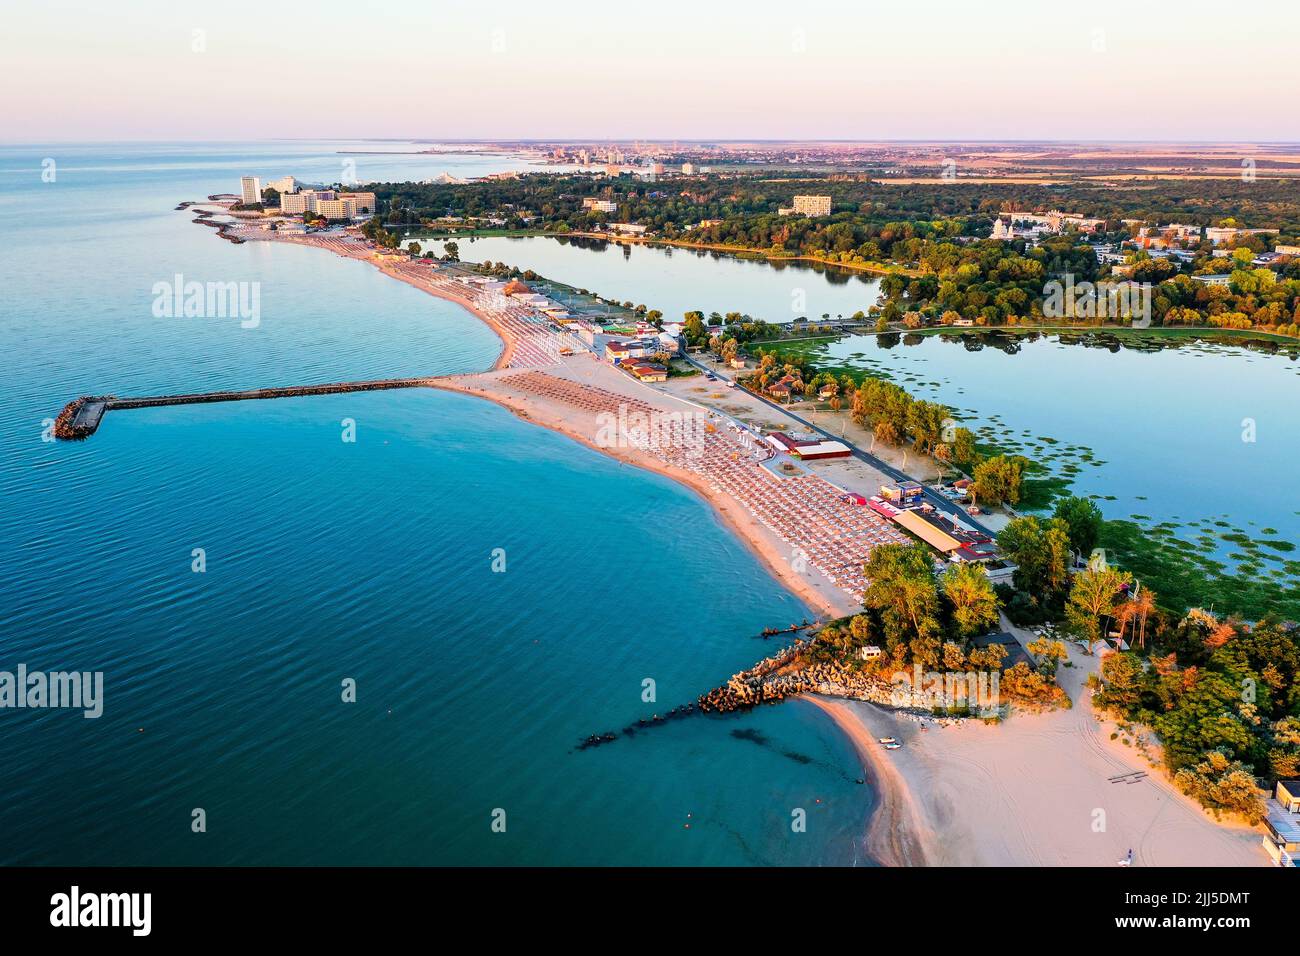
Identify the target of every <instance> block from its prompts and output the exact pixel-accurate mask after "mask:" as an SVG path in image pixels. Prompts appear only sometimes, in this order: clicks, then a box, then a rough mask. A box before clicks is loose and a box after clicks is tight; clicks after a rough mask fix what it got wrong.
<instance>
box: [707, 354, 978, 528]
mask: <svg viewBox="0 0 1300 956" xmlns="http://www.w3.org/2000/svg"><path fill="white" fill-rule="evenodd" d="M683 357H684V358H685V359H686V361H687V362H688V363H690V364H691V365H693V366H695V367H696V368H698V369H699V370H700V371H702V372H705V373H708V374H710V375H716V376H717V377H718V378H721V379H724V380H728V381H732V382H735V377H734V376H728V375H726V374H725V373H723V372H722V371H720V370H718V369H715V368H709V367H708V366H707V365H705V364H704V363H703V362H699V361H697V360H695V359H693V358H691V357H690V356H689V355H686V356H683ZM740 387H741V386H740V385H736V388H740ZM745 394H747V395H752V396H753V397H754V398H757V399H758V400H759V401H760V402H762V403H763V404H765V405H768V406H770V407H771V408H773V409H775V410H776V411H778V412H780V413H781V414H783V415H786V416H788V417H789V418H793V419H794V420H795V421H797V422H798V423H799V424H801V425H803V426H804V427H805V428H807V429H809V430H810V431H813V432H815V433H817V434H818V435H821V436H822V437H824V438H826V439H827V440H828V441H837V442H841V443H843V444H844V445H847V446H848V448H849V450H850V451H851V452H853V455H854V457H855V458H857V459H859V460H860V461H864V462H866V463H867V464H868V465H871V467H873V468H875V469H876V470H877V471H879V472H881V473H882V474H885V475H888V476H889V477H890V478H892V479H893V480H894V481H916V480H917V479H915V478H913V477H912V476H911V475H909V474H907V473H905V472H903V471H900V470H899V469H897V468H895V467H894V466H893V465H891V464H889V462H887V461H882V460H881V459H879V458H877V457H876V456H875V455H873V454H871V453H870V452H866V451H863V450H862V449H861V448H859V447H858V446H857V445H855V444H854V443H853V442H851V441H849V440H848V439H847V438H844V437H843V436H840V435H836V434H833V433H831V432H828V431H826V429H824V428H822V427H821V426H820V425H814V424H813V423H812V422H810V421H809V420H808V419H806V418H804V417H803V416H802V415H798V414H796V413H795V412H793V411H791V410H790V409H789V408H787V407H786V406H784V405H782V404H780V403H779V402H774V401H772V399H770V398H768V397H767V396H766V395H760V394H758V393H757V392H753V391H749V390H748V389H746V391H745ZM918 483H919V484H920V485H921V490H922V494H923V496H924V498H925V500H926V501H928V502H930V504H932V505H934V507H935V508H936V509H937V510H938V511H942V512H944V513H945V514H948V515H951V516H952V517H954V518H957V519H959V520H960V521H961V522H962V523H963V524H965V525H967V526H969V527H972V528H974V529H975V530H976V531H980V532H982V533H984V534H986V535H988V536H989V537H990V538H993V537H996V536H997V534H996V532H994V531H992V530H991V529H989V528H987V527H985V526H984V525H983V524H981V523H980V522H978V521H976V520H975V519H973V518H972V517H971V516H970V515H968V514H967V513H966V512H965V511H963V510H962V509H961V508H959V507H958V506H957V505H955V504H953V503H952V502H951V501H950V500H948V499H947V498H945V497H944V496H943V495H941V494H939V493H937V492H935V491H934V490H932V489H931V488H930V486H929V485H927V484H926V483H925V482H918Z"/></svg>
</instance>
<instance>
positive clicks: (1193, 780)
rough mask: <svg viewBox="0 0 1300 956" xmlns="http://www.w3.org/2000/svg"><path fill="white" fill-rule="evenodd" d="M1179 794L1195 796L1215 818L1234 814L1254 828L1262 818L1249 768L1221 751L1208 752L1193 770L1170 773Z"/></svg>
mask: <svg viewBox="0 0 1300 956" xmlns="http://www.w3.org/2000/svg"><path fill="white" fill-rule="evenodd" d="M1174 783H1176V784H1178V788H1179V789H1180V790H1182V791H1183V793H1186V794H1188V795H1189V796H1192V797H1195V798H1196V799H1197V800H1199V801H1200V802H1201V804H1202V805H1203V806H1205V807H1208V808H1209V809H1211V810H1213V811H1214V815H1215V816H1216V817H1217V816H1219V814H1220V813H1222V812H1228V813H1238V814H1241V816H1242V817H1244V818H1245V819H1246V822H1247V823H1249V824H1250V825H1252V826H1254V825H1255V824H1256V823H1258V822H1259V821H1260V820H1262V819H1264V801H1263V800H1262V799H1261V798H1260V795H1259V788H1258V787H1257V786H1255V775H1254V774H1253V773H1251V770H1250V768H1249V767H1247V766H1246V765H1245V764H1244V763H1242V762H1241V761H1239V760H1233V759H1232V755H1231V754H1229V753H1227V752H1225V751H1223V750H1211V751H1210V752H1209V753H1207V754H1205V759H1204V760H1202V761H1201V762H1200V763H1198V764H1196V765H1195V766H1193V767H1184V768H1182V769H1181V770H1179V771H1178V772H1177V773H1176V774H1174Z"/></svg>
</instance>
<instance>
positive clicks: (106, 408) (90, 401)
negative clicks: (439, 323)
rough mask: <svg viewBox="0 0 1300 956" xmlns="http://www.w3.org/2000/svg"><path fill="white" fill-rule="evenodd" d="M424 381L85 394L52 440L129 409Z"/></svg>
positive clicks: (64, 414) (86, 430) (423, 383)
mask: <svg viewBox="0 0 1300 956" xmlns="http://www.w3.org/2000/svg"><path fill="white" fill-rule="evenodd" d="M430 381H431V379H428V378H386V379H373V380H371V381H365V382H330V383H327V384H324V385H287V386H284V387H281V388H254V389H247V390H245V391H222V392H195V393H192V394H188V395H152V396H146V397H143V398H118V397H116V396H114V395H86V396H82V397H81V398H77V399H73V400H72V401H71V402H69V403H68V404H67V405H65V406H64V407H63V410H62V411H61V412H59V415H58V417H57V418H56V419H55V420H54V437H55V438H61V439H64V440H65V441H74V440H77V439H82V438H89V437H90V436H91V435H93V434H94V433H95V431H96V429H98V428H99V426H100V423H101V422H103V420H104V416H105V415H106V414H107V413H109V412H112V411H122V410H125V409H131V408H160V407H162V406H165V405H202V404H205V403H208V402H245V401H251V400H254V399H265V398H300V397H302V396H305V395H337V394H341V393H343V392H378V391H384V390H387V389H393V388H427V387H428V386H429V383H430Z"/></svg>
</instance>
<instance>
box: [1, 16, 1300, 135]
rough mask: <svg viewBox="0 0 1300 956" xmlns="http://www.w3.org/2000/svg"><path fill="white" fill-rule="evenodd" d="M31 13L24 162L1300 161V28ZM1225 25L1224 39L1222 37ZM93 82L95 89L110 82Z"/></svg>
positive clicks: (1002, 19) (992, 19)
mask: <svg viewBox="0 0 1300 956" xmlns="http://www.w3.org/2000/svg"><path fill="white" fill-rule="evenodd" d="M1221 13H1222V8H1219V9H1218V13H1216V12H1215V8H1214V7H1212V6H1211V5H1210V4H1208V3H1201V2H1189V3H1185V4H1182V5H1180V6H1179V7H1177V8H1175V9H1171V8H1159V9H1157V8H1144V7H1141V6H1139V5H1134V4H1125V3H1119V2H1113V0H1100V2H1097V3H1093V4H1090V5H1088V6H1087V7H1083V8H1049V7H1048V6H1047V5H1044V4H1037V3H1030V2H1021V0H1009V2H1006V3H1003V4H1000V5H998V7H997V9H996V10H995V9H991V8H985V7H982V6H977V5H967V4H961V3H957V2H951V0H938V2H935V3H932V4H927V5H926V6H925V7H924V8H921V7H908V6H903V5H899V6H896V7H881V6H864V5H861V4H853V3H838V2H836V3H827V4H822V5H819V6H817V7H816V8H804V7H797V6H793V7H792V6H791V5H788V4H782V5H778V4H775V3H771V2H756V3H750V4H746V5H745V7H744V8H743V10H738V9H714V8H712V7H709V6H707V5H702V4H687V3H682V2H679V0H667V2H665V3H662V4H660V5H658V6H656V7H655V8H654V10H653V11H649V10H628V9H611V10H599V11H597V10H590V11H587V14H589V15H585V16H583V17H578V16H576V15H569V14H564V13H563V12H562V11H560V10H557V9H554V8H545V7H542V6H540V5H531V4H525V3H521V2H515V0H507V2H503V3H499V4H495V5H493V6H491V7H486V8H485V7H480V6H476V5H472V4H469V3H468V2H450V3H445V4H438V5H428V4H421V3H415V2H403V0H395V2H392V3H389V4H385V5H384V6H382V7H380V8H374V9H362V8H357V7H356V6H355V5H352V4H345V3H342V2H339V0H325V2H321V3H319V4H316V5H314V6H313V7H312V9H311V15H310V16H309V17H304V18H303V19H301V20H294V19H293V18H291V17H289V16H288V15H287V14H277V13H276V12H275V10H274V8H268V7H267V5H265V4H253V3H249V2H246V0H234V2H231V3H228V4H222V5H211V4H200V3H193V2H180V3H164V2H162V0H139V2H135V3H133V4H131V5H130V6H128V7H113V8H101V7H98V6H97V5H95V4H93V3H89V2H86V0H73V2H63V3H42V4H38V3H36V2H34V0H17V2H16V3H14V4H13V5H11V6H10V7H9V8H8V9H7V11H6V34H7V40H8V44H7V51H6V56H5V58H4V60H3V62H0V109H3V112H4V115H5V116H6V123H5V128H4V130H3V133H2V134H0V135H3V137H4V139H5V140H6V141H10V142H14V141H29V142H39V141H53V140H57V141H68V140H106V139H129V140H192V139H207V140H215V139H220V140H240V139H264V138H277V139H278V138H316V139H322V138H339V139H343V138H388V139H405V138H412V137H414V138H421V139H430V140H440V139H457V140H474V139H481V140H489V139H493V140H501V139H547V140H566V139H568V140H593V139H599V140H618V139H635V138H643V139H683V140H689V139H696V140H699V139H730V140H786V141H789V140H830V139H834V140H866V141H878V140H899V139H902V140H937V141H952V140H1066V141H1107V140H1109V141H1144V142H1152V141H1225V140H1227V141H1232V140H1246V141H1269V142H1279V141H1282V142H1286V141H1294V140H1300V119H1297V117H1296V115H1295V114H1294V112H1293V111H1288V110H1286V109H1285V106H1284V104H1285V101H1286V97H1287V95H1288V91H1290V90H1292V89H1293V88H1294V76H1293V67H1292V65H1291V64H1292V53H1291V51H1290V49H1289V44H1290V43H1291V41H1292V38H1293V37H1294V36H1296V35H1297V33H1298V32H1300V8H1297V7H1296V6H1294V5H1291V4H1280V3H1279V4H1277V5H1276V6H1275V7H1273V8H1272V9H1271V10H1270V12H1269V14H1268V15H1267V16H1264V15H1260V16H1253V17H1223V16H1222V15H1221ZM1211 18H1213V19H1214V24H1215V25H1214V29H1206V23H1207V20H1209V19H1211ZM92 81H93V82H92Z"/></svg>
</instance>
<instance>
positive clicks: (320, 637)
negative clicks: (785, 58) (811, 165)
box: [0, 143, 870, 865]
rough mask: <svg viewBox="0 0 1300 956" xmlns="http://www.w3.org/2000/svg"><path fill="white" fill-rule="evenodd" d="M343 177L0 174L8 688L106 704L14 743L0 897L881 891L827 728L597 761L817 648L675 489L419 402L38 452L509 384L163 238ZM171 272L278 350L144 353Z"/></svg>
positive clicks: (788, 599) (416, 302)
mask: <svg viewBox="0 0 1300 956" xmlns="http://www.w3.org/2000/svg"><path fill="white" fill-rule="evenodd" d="M345 146H346V144H344V145H342V146H341V145H340V144H334V143H317V144H304V143H283V144H239V145H190V146H181V145H157V144H153V145H125V146H122V145H114V146H102V145H83V146H34V147H23V146H17V147H15V146H5V147H0V235H3V236H4V239H5V242H4V250H3V252H4V259H3V261H4V262H5V263H6V269H5V275H4V277H3V282H0V317H2V318H3V324H2V325H0V356H2V359H0V361H2V363H3V365H2V366H0V367H2V368H3V369H4V376H3V381H4V387H3V390H2V391H0V406H2V408H0V412H2V414H0V447H2V448H3V461H2V463H0V498H2V500H3V504H4V507H3V508H0V568H2V569H3V574H2V575H0V605H2V606H3V607H4V614H3V616H2V617H0V670H13V669H15V668H16V667H17V665H18V664H19V663H24V664H26V665H28V667H29V668H32V669H37V668H41V669H49V670H55V669H76V670H86V671H95V670H99V671H103V672H104V675H105V678H104V679H105V702H104V715H103V717H101V718H100V719H98V720H86V719H84V718H83V717H82V716H81V714H80V713H79V712H75V711H68V710H44V711H36V710H22V711H19V710H7V709H6V710H0V766H3V767H4V768H5V773H4V774H3V776H0V832H3V833H4V834H5V839H4V840H3V841H2V842H0V863H64V864H110V863H126V864H138V863H152V864H167V863H213V864H227V863H243V864H248V863H265V864H274V863H283V864H318V863H341V864H348V863H368V864H385V863H411V864H438V863H450V864H547V863H552V864H573V863H600V864H605V863H630V864H640V863H644V864H741V865H744V864H770V863H794V864H820V863H834V864H840V863H849V862H858V861H860V857H861V852H860V834H861V832H862V828H863V827H862V824H863V821H864V819H865V816H866V814H867V812H868V810H869V806H870V794H869V792H868V791H867V789H866V788H865V787H863V786H861V785H859V784H858V783H857V782H856V780H855V777H856V776H857V775H858V773H859V770H858V766H857V761H856V759H855V757H854V755H853V753H852V750H851V747H850V746H849V744H848V743H847V742H846V741H844V740H843V739H842V738H841V737H839V735H838V734H837V733H836V732H835V731H834V729H833V728H832V727H831V726H830V725H829V723H828V722H827V721H826V720H825V718H823V717H822V716H821V715H820V714H818V713H816V712H815V711H813V710H812V708H809V707H807V706H805V705H799V704H795V705H787V706H782V707H779V708H771V709H766V710H763V711H760V712H756V713H754V714H751V715H746V716H739V717H733V718H727V719H706V718H693V719H688V720H682V721H678V722H674V723H670V724H666V725H662V726H659V727H656V728H654V729H653V730H651V731H649V732H645V733H641V734H638V735H637V736H636V737H634V738H631V739H621V740H619V741H617V742H615V743H613V744H610V745H607V746H605V747H601V748H597V749H593V750H587V751H581V752H578V751H575V750H574V745H575V744H576V743H577V742H578V741H579V740H580V739H581V738H582V737H584V736H586V735H587V734H590V733H593V732H600V731H605V730H612V729H616V728H619V727H622V726H624V725H626V724H629V723H632V722H635V721H636V720H637V719H638V718H641V717H644V716H648V715H649V714H651V713H654V712H656V711H658V712H662V711H666V710H667V709H669V708H670V707H672V706H674V705H676V704H678V703H682V702H685V701H687V700H690V699H693V698H694V697H695V696H696V695H697V694H699V693H700V692H702V691H704V690H707V689H708V688H709V687H711V686H713V685H714V684H716V683H718V682H719V681H721V680H723V679H725V678H726V677H727V676H728V675H729V674H731V673H732V672H734V671H735V670H737V669H739V668H741V667H743V666H745V665H747V664H749V663H751V662H752V661H753V660H754V659H756V658H757V657H759V656H762V655H763V654H765V653H767V652H770V651H771V650H772V649H773V647H772V645H771V644H768V643H765V642H763V641H761V640H757V639H755V638H754V637H753V635H755V634H757V633H758V632H759V631H760V630H761V629H762V628H763V627H765V626H767V625H772V624H785V623H787V622H789V621H791V620H797V619H799V618H801V617H803V616H804V615H805V614H806V613H807V611H806V609H805V608H804V607H803V606H802V605H801V604H800V603H799V601H798V600H797V599H796V598H794V597H793V596H792V595H790V594H788V593H787V592H785V591H784V590H782V589H781V588H780V587H779V586H778V585H777V584H776V583H775V582H774V581H773V580H772V579H771V578H770V577H769V576H768V575H767V574H766V573H765V572H764V571H763V570H762V569H761V567H760V566H759V565H758V563H757V562H756V561H755V560H754V559H753V557H752V556H751V555H750V554H749V553H748V552H747V551H746V550H745V549H744V548H743V547H741V546H740V544H739V543H738V542H737V541H736V540H735V539H734V538H733V537H732V536H731V535H730V534H729V533H728V532H727V531H726V530H725V529H724V528H723V527H722V526H721V525H720V524H719V523H718V522H717V521H716V520H714V519H713V517H712V514H711V512H710V511H709V509H708V508H707V507H706V506H705V504H704V503H703V502H702V501H701V500H699V499H698V498H696V497H695V496H694V495H693V494H692V493H691V492H689V491H687V490H685V489H683V488H681V487H679V486H677V485H675V484H674V483H672V482H670V481H668V480H667V479H664V478H662V477H659V476H656V475H652V474H647V473H643V472H639V471H636V470H634V469H631V468H627V467H625V466H622V465H620V464H618V463H617V462H614V461H612V460H610V459H607V458H605V457H603V456H601V455H599V454H597V453H595V452H592V451H590V450H588V449H586V448H584V447H582V446H579V445H577V444H575V443H573V442H571V441H569V440H568V439H565V438H563V437H561V436H558V435H556V434H553V433H551V432H548V431H545V430H542V429H538V428H535V427H532V426H529V425H526V424H524V423H523V422H521V421H519V420H517V419H516V418H514V417H513V416H511V415H510V414H509V413H507V412H505V411H504V410H502V409H500V408H498V407H497V406H495V405H492V404H489V403H485V402H479V401H476V400H474V399H470V398H466V397H463V396H458V395H452V394H447V393H441V392H434V391H425V390H416V391H404V392H382V393H370V394H356V395H340V396H327V397H320V398H307V399H292V400H279V401H273V402H250V403H237V404H228V405H211V406H191V407H185V408H173V409H150V410H140V411H130V412H118V413H114V414H112V415H110V416H109V417H108V419H106V421H105V424H104V426H103V427H102V428H101V430H100V431H99V433H98V434H96V435H95V436H94V437H93V438H91V439H90V440H89V441H86V442H83V443H49V442H44V441H42V440H41V436H42V429H43V423H44V422H45V421H46V420H48V419H49V418H51V417H53V415H54V414H56V413H57V411H58V410H59V408H60V407H62V405H63V404H64V403H65V402H66V401H68V400H69V399H71V398H73V397H75V396H77V395H80V394H86V393H101V392H112V393H116V394H119V395H130V394H151V393H160V392H168V391H176V390H202V389H215V388H221V387H254V386H261V385H276V384H292V383H300V382H314V381H329V380H335V379H341V378H364V377H373V376H384V375H403V376H405V375H417V374H421V375H423V374H432V373H452V372H463V371H471V370H475V369H479V368H483V367H486V366H488V365H489V364H490V363H491V362H492V360H493V359H494V357H495V355H496V353H497V350H498V348H499V343H498V341H497V340H496V339H495V337H494V336H493V335H492V334H491V333H490V332H489V331H488V330H487V329H486V328H485V327H483V326H482V325H481V324H480V323H478V322H477V321H476V320H475V319H473V318H472V317H471V316H469V315H468V314H467V313H465V312H463V311H462V310H460V309H459V308H458V307H456V306H454V305H451V304H449V303H446V302H443V301H440V300H437V299H434V298H432V297H429V296H427V295H423V294H421V293H420V292H418V291H416V290H414V289H412V288H410V287H408V286H405V285H403V284H401V283H397V282H393V281H391V280H388V279H386V278H384V277H382V276H381V275H379V274H378V273H377V272H376V271H375V270H374V269H372V268H371V267H369V266H368V265H365V264H363V263H357V262H350V261H343V260H340V259H337V258H335V257H333V256H330V255H328V254H325V253H322V252H319V251H316V250H311V249H305V248H294V247H287V246H279V245H276V246H272V245H268V244H260V243H248V244H245V245H242V246H235V245H232V244H230V243H226V242H222V241H220V240H218V239H217V238H216V237H215V236H214V235H213V234H212V231H211V230H209V229H205V228H203V227H200V226H195V225H192V224H191V223H190V221H189V220H190V218H191V216H190V215H189V214H187V213H185V212H176V211H173V208H172V207H173V206H174V205H175V204H176V203H177V202H179V201H181V200H186V199H201V198H203V197H204V196H206V195H207V194H209V193H213V192H228V191H233V190H235V189H236V187H237V184H238V176H239V175H240V174H242V173H255V174H258V175H261V176H262V177H263V178H264V179H270V178H274V177H276V176H279V175H284V174H287V173H291V174H293V175H296V176H298V177H299V178H301V179H307V180H311V179H315V178H318V179H328V178H333V177H332V176H330V175H328V173H327V172H326V171H327V170H330V169H333V168H336V167H337V164H338V163H339V161H340V157H339V155H338V153H337V150H338V149H340V148H345ZM361 148H366V147H361ZM45 158H52V159H54V160H55V161H56V164H57V167H56V168H57V178H56V180H55V181H54V182H42V180H41V175H40V171H41V161H42V159H45ZM512 165H520V164H516V163H513V161H511V160H503V159H502V158H500V157H462V158H458V159H456V160H454V161H448V160H446V159H443V158H441V157H392V156H385V157H364V158H362V159H359V161H358V171H357V173H358V176H359V177H361V178H362V179H363V180H364V179H367V178H377V179H390V178H391V179H396V178H424V177H427V176H432V175H435V174H437V173H438V172H442V171H451V172H452V173H454V174H456V175H476V174H482V173H485V172H489V171H492V170H494V169H502V168H507V167H510V166H512ZM176 273H181V274H183V275H184V276H185V277H186V279H192V280H199V281H222V282H225V281H248V282H260V283H261V311H262V321H261V324H260V326H259V327H258V328H256V329H242V328H240V326H239V323H238V322H237V321H236V320H232V319H163V318H156V317H154V315H153V314H152V311H151V308H150V306H151V302H152V294H151V289H152V286H153V284H154V283H156V282H159V281H170V280H171V279H172V276H173V275H174V274H176ZM344 419H352V420H354V421H355V423H356V441H355V442H352V443H348V442H344V441H343V440H342V438H341V435H342V426H341V422H342V421H343V420H344ZM498 548H499V549H504V552H505V555H506V561H507V565H506V567H507V570H506V571H505V573H494V572H493V570H492V568H491V557H492V553H493V550H494V549H498ZM195 549H203V551H204V553H205V555H206V570H205V571H204V572H203V573H195V572H194V571H193V570H192V560H193V558H192V554H193V552H194V550H195ZM346 678H351V679H353V680H355V681H356V683H357V688H358V690H357V701H356V703H344V702H342V700H341V682H342V681H343V680H344V679H346ZM646 678H650V679H653V680H654V681H655V682H656V689H657V702H656V703H645V702H643V701H642V686H643V684H642V682H643V680H645V679H646ZM737 732H740V734H741V735H740V736H737ZM194 808H203V809H204V810H205V811H206V814H207V832H206V833H203V834H195V833H192V832H191V828H190V821H191V812H192V810H193V809H194ZM795 808H804V809H806V810H807V812H808V818H809V825H808V830H807V832H806V833H797V834H796V833H792V832H791V828H790V819H791V811H792V810H793V809H795ZM497 809H502V810H504V811H505V814H506V832H505V833H493V832H492V830H491V828H490V823H491V820H492V814H493V812H494V811H495V810H497ZM687 823H689V824H690V826H689V828H688V827H687V826H686V824H687Z"/></svg>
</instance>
